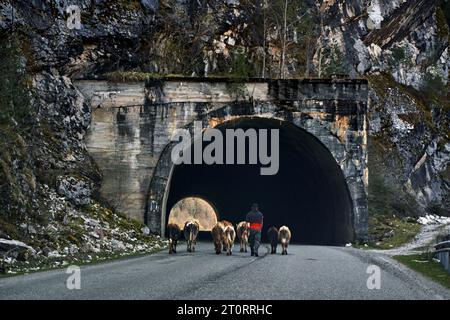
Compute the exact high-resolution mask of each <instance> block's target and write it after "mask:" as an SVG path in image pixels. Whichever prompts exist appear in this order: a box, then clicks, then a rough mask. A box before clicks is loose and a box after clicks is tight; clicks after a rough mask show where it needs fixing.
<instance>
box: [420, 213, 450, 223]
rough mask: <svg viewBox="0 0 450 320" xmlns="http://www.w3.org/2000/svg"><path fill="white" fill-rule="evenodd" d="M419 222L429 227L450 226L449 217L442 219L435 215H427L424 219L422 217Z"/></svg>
mask: <svg viewBox="0 0 450 320" xmlns="http://www.w3.org/2000/svg"><path fill="white" fill-rule="evenodd" d="M417 222H418V223H420V224H422V225H429V224H450V218H449V217H440V216H437V215H434V214H427V215H426V216H424V217H420V218H419V219H417Z"/></svg>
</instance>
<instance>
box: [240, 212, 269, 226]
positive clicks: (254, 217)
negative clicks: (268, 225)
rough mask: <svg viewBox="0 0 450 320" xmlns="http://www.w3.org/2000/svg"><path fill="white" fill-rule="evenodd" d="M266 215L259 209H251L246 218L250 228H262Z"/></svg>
mask: <svg viewBox="0 0 450 320" xmlns="http://www.w3.org/2000/svg"><path fill="white" fill-rule="evenodd" d="M263 220H264V216H263V214H262V213H261V212H259V211H253V210H252V211H250V212H249V213H247V217H246V218H245V221H247V222H248V223H250V229H259V230H261V228H262V225H263Z"/></svg>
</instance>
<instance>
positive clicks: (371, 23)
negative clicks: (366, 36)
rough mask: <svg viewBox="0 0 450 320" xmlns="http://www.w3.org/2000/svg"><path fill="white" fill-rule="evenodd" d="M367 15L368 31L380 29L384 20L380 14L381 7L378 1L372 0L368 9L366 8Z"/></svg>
mask: <svg viewBox="0 0 450 320" xmlns="http://www.w3.org/2000/svg"><path fill="white" fill-rule="evenodd" d="M367 13H368V14H369V20H368V27H369V29H380V28H381V22H382V21H383V20H384V18H383V15H382V14H381V7H380V3H379V1H378V0H372V2H371V3H370V6H369V8H367Z"/></svg>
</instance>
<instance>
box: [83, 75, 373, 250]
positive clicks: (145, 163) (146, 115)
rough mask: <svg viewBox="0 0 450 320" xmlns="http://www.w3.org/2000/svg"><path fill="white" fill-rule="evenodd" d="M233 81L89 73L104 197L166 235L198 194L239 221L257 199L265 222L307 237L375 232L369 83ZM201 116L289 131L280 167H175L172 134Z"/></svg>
mask: <svg viewBox="0 0 450 320" xmlns="http://www.w3.org/2000/svg"><path fill="white" fill-rule="evenodd" d="M227 81H229V80H217V79H214V80H211V79H209V78H205V79H195V78H186V79H184V78H183V79H173V78H171V79H158V80H151V81H147V82H145V83H131V84H130V83H110V82H101V81H100V82H99V81H95V82H93V81H90V80H83V81H79V82H78V83H77V86H78V88H79V89H80V91H82V92H83V93H84V95H85V97H86V98H87V102H88V103H90V105H91V106H92V107H93V106H95V108H93V120H92V125H91V129H90V132H89V134H88V138H87V146H88V149H89V151H90V153H91V154H92V156H93V158H94V159H95V160H96V161H97V163H98V164H99V167H100V169H101V170H102V172H104V181H103V184H102V189H101V190H100V192H101V194H102V196H104V197H105V198H106V199H108V198H111V199H117V198H118V197H120V196H121V195H122V196H123V197H124V198H123V199H124V200H123V201H121V202H120V203H119V208H118V209H119V210H120V211H122V212H125V213H129V215H130V216H131V217H134V218H138V219H140V220H141V221H144V222H145V223H146V224H147V225H148V226H149V228H150V229H151V230H152V232H155V233H158V234H164V232H165V226H166V224H167V221H168V215H169V212H170V209H171V208H172V206H173V205H174V204H175V203H176V202H177V201H178V200H181V199H182V198H184V197H188V196H198V197H200V198H202V199H204V200H206V201H208V202H209V203H211V204H212V206H213V207H214V208H215V209H216V211H217V214H218V218H219V219H226V220H230V221H232V222H234V223H237V222H239V221H241V220H243V218H244V217H245V214H246V213H247V212H248V210H249V209H250V205H251V203H252V202H258V203H259V204H260V207H261V211H262V212H263V213H264V215H265V227H269V226H270V225H275V226H278V227H279V226H281V225H283V224H285V225H288V226H289V227H291V228H292V230H293V236H294V240H295V241H297V242H300V243H311V244H344V243H347V242H350V241H353V240H365V239H366V238H367V220H368V212H367V180H368V170H367V128H366V126H367V124H366V123H367V122H366V110H367V82H366V81H364V80H350V79H328V80H323V79H320V80H319V79H303V80H273V81H272V80H262V79H255V80H250V81H248V82H246V83H245V84H244V88H245V91H246V94H244V95H243V96H239V97H238V96H233V94H232V93H230V92H228V90H227ZM130 97H131V98H130ZM194 121H201V122H202V126H203V129H204V130H208V129H209V128H218V129H220V130H225V129H227V128H242V129H248V128H254V129H258V128H266V129H271V128H274V129H275V128H276V129H279V130H280V170H279V172H278V174H277V175H275V176H261V175H260V174H259V166H257V165H256V166H255V165H233V166H230V165H211V166H208V165H176V166H174V165H173V163H172V161H171V158H170V155H171V150H172V148H173V146H174V145H175V144H176V143H175V142H172V141H171V139H170V138H171V136H172V135H173V133H174V132H175V130H176V129H178V128H188V129H191V130H192V126H193V122H194ZM105 141H107V142H106V143H105ZM105 149H106V150H105ZM133 153H134V154H135V156H134V157H133V159H132V161H127V160H126V159H127V158H129V157H130V154H133ZM108 172H114V173H115V174H114V176H110V175H108ZM118 178H120V179H121V180H120V181H118V180H117V179H118ZM119 182H120V183H119ZM124 182H125V183H124ZM129 194H133V196H132V197H131V198H127V195H129Z"/></svg>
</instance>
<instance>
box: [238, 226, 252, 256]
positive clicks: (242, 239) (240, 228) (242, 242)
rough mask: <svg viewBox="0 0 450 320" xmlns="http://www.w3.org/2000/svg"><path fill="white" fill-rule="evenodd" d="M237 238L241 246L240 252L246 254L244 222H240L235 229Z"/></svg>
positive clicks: (246, 243)
mask: <svg viewBox="0 0 450 320" xmlns="http://www.w3.org/2000/svg"><path fill="white" fill-rule="evenodd" d="M236 233H237V237H238V239H239V243H240V245H241V248H240V250H239V251H240V252H247V245H248V235H249V230H248V224H247V222H246V221H241V222H239V224H238V225H237V227H236Z"/></svg>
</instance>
